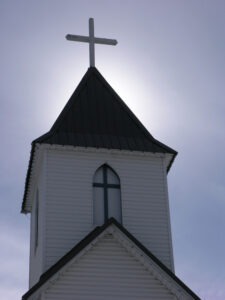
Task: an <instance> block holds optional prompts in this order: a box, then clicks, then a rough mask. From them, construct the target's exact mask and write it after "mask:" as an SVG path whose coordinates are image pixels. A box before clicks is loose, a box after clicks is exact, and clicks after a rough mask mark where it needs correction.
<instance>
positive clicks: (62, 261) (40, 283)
mask: <svg viewBox="0 0 225 300" xmlns="http://www.w3.org/2000/svg"><path fill="white" fill-rule="evenodd" d="M112 224H113V225H115V226H116V227H117V228H118V229H119V230H120V231H121V232H122V233H124V235H125V236H127V238H128V239H129V240H130V241H132V242H133V243H134V244H135V245H136V246H137V247H138V248H139V249H140V250H141V251H143V252H144V253H145V254H146V255H147V256H148V257H149V258H150V259H151V260H153V261H154V263H155V264H156V265H157V266H158V267H159V268H160V269H161V270H162V271H163V272H165V273H166V274H167V275H168V276H169V277H170V278H171V279H172V280H174V281H175V282H176V283H177V284H178V285H179V286H180V287H181V288H182V289H184V290H185V291H186V292H187V293H188V294H189V295H190V296H191V297H192V299H196V300H200V298H199V297H198V296H197V295H196V294H195V293H194V292H193V291H192V290H191V289H189V288H188V287H187V286H186V285H185V284H184V283H183V282H182V281H181V280H180V279H179V278H178V277H177V276H176V275H175V274H174V273H173V272H172V271H170V270H169V269H168V268H167V267H166V266H165V265H164V264H163V263H162V262H161V261H160V260H159V259H158V258H157V257H156V256H155V255H154V254H152V252H150V251H149V250H148V249H147V248H145V246H143V244H141V243H140V242H139V241H138V240H137V239H136V238H135V237H134V236H133V235H132V234H131V233H130V232H129V231H127V230H126V229H125V228H124V227H123V226H122V225H121V224H119V223H118V222H117V221H116V220H115V219H114V218H110V219H109V220H108V221H107V222H106V223H105V224H103V225H102V226H100V227H96V228H95V229H94V230H93V231H91V232H90V233H89V234H88V235H87V236H86V237H85V238H84V239H83V240H81V241H80V242H79V243H78V244H77V245H76V246H75V247H74V248H72V249H71V250H70V251H69V252H68V253H67V254H66V255H64V256H63V257H62V258H61V259H60V260H59V261H58V262H56V264H54V265H53V266H52V267H50V268H49V269H48V270H47V271H46V272H45V273H44V274H42V275H41V277H40V279H39V281H38V282H37V283H36V284H35V285H34V286H33V287H32V288H31V289H30V290H29V291H28V292H26V294H24V295H23V297H22V300H28V299H29V297H30V296H31V295H32V294H33V293H34V292H36V291H37V290H38V289H39V288H41V287H42V286H43V284H44V283H46V282H47V281H48V280H49V279H50V278H51V277H52V276H53V275H55V274H56V273H57V272H58V271H60V270H61V269H62V268H63V267H64V266H65V265H66V264H67V263H68V262H70V261H71V260H72V259H73V258H74V257H75V256H76V255H78V254H79V253H80V252H81V251H82V250H83V249H84V248H85V247H86V246H88V245H89V244H91V243H92V241H93V240H94V239H95V238H96V237H98V236H100V235H101V233H102V232H103V231H105V230H106V229H107V228H108V227H109V226H111V225H112Z"/></svg>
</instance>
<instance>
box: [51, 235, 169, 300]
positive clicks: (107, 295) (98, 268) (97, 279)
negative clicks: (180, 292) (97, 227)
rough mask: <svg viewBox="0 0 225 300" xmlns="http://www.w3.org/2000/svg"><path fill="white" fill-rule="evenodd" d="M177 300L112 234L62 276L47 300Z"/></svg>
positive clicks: (52, 288) (53, 286)
mask: <svg viewBox="0 0 225 300" xmlns="http://www.w3.org/2000/svg"><path fill="white" fill-rule="evenodd" d="M75 298H76V299H86V300H87V299H92V300H95V299H96V300H97V299H98V300H101V299H104V300H105V299H107V300H111V299H155V300H157V299H160V300H163V299H167V300H170V299H174V296H173V295H172V294H171V293H170V291H169V290H168V289H167V288H165V287H164V286H163V285H162V284H161V282H159V281H158V280H157V279H155V278H154V277H153V275H151V274H150V273H149V271H147V270H146V269H145V268H144V266H143V265H141V264H140V263H139V262H138V261H136V260H135V259H134V258H133V257H132V256H131V255H130V254H129V253H128V252H127V251H126V250H125V249H124V248H123V247H122V246H121V245H120V244H119V243H118V242H117V241H115V239H114V238H113V237H112V236H111V235H107V236H105V237H104V238H103V239H102V240H101V241H100V242H98V243H97V244H95V246H94V247H93V248H92V249H91V250H90V251H88V252H87V253H86V254H85V255H84V256H82V257H81V259H80V260H79V261H78V262H76V263H73V264H72V265H71V266H69V267H68V268H67V270H66V271H65V272H64V273H62V275H61V276H60V277H59V279H58V280H57V281H56V282H55V283H54V284H52V285H51V286H50V287H49V288H48V289H47V290H46V292H45V299H46V300H52V299H64V300H72V299H75Z"/></svg>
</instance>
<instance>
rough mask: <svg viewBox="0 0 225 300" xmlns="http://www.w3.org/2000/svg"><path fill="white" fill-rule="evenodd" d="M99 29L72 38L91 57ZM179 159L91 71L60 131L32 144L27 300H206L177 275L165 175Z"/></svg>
mask: <svg viewBox="0 0 225 300" xmlns="http://www.w3.org/2000/svg"><path fill="white" fill-rule="evenodd" d="M90 24H92V21H91V23H90ZM91 26H92V25H90V28H92V27H91ZM92 29H93V28H92ZM92 29H90V32H91V34H90V37H81V36H69V37H68V36H67V38H68V39H71V40H82V41H84V42H89V43H90V44H91V43H92V46H91V48H90V49H92V50H91V51H93V43H97V42H101V41H102V39H100V38H95V37H94V34H93V30H92ZM103 41H104V42H105V43H106V42H107V43H111V41H112V40H107V39H103ZM109 41H110V42H109ZM92 56H93V52H92V54H91V55H90V57H92ZM90 62H91V64H93V57H92V58H91V59H90ZM176 154H177V152H176V151H174V150H173V149H172V148H170V147H168V146H166V145H165V144H163V143H161V142H159V141H158V140H156V139H155V138H154V137H153V136H152V135H151V134H150V133H149V132H148V131H147V130H146V128H145V127H144V126H143V125H142V124H141V122H140V121H139V120H138V119H137V118H136V117H135V115H134V114H133V113H132V112H131V110H130V109H129V108H128V107H127V105H126V104H125V103H124V102H123V100H122V99H121V98H120V97H119V96H118V95H117V93H116V92H115V91H114V90H113V88H112V87H111V86H110V85H109V83H108V82H107V81H106V80H105V79H104V77H103V76H102V75H101V74H100V72H99V71H98V70H97V69H96V68H95V67H94V66H93V65H91V66H90V67H89V68H88V70H87V72H86V74H85V75H84V77H83V78H82V80H81V82H80V83H79V85H78V86H77V88H76V89H75V91H74V93H73V94H72V96H71V97H70V99H69V101H68V102H67V104H66V105H65V107H64V109H63V110H62V112H61V113H60V115H59V116H58V118H57V119H56V121H55V123H54V124H53V126H52V128H51V129H50V130H49V131H48V132H47V133H46V134H44V135H42V136H41V137H39V138H37V139H35V140H34V141H33V142H32V149H31V156H30V161H29V166H28V172H27V178H26V184H25V192H24V199H23V203H22V212H23V213H30V214H31V238H30V275H29V288H30V289H29V291H28V292H27V293H26V294H25V295H24V296H23V299H24V300H25V299H45V300H50V299H56V298H57V299H64V300H65V299H81V298H82V299H96V300H97V299H124V295H126V297H128V298H129V299H130V297H131V296H133V295H135V293H136V294H137V295H138V296H137V297H138V298H139V299H147V298H146V297H150V298H151V299H181V297H180V295H181V296H182V297H183V296H185V297H186V298H182V299H199V298H198V297H197V296H196V295H195V294H194V293H193V292H191V291H190V290H189V289H188V288H187V287H186V286H185V285H184V284H183V283H182V282H181V281H180V280H179V279H178V278H177V277H176V276H175V275H174V262H173V251H172V239H171V227H170V213H169V202H168V190H167V173H168V172H169V170H170V168H171V166H172V163H173V161H174V159H175V157H176ZM106 266H107V269H105V268H106ZM146 270H148V271H146ZM122 274H123V275H122ZM153 275H154V276H153ZM75 278H76V279H75ZM82 278H83V279H82ZM78 283H79V284H78ZM76 284H77V285H76ZM133 288H134V290H132V289H133ZM90 291H92V292H91V294H90ZM115 292H116V293H117V294H115ZM112 295H114V296H112ZM146 295H148V296H146ZM162 295H164V296H165V297H164V296H163V297H164V298H162ZM175 296H176V297H177V298H174V297H175ZM33 297H34V298H33ZM128 298H127V299H128Z"/></svg>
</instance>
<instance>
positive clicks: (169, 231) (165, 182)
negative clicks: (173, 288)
mask: <svg viewBox="0 0 225 300" xmlns="http://www.w3.org/2000/svg"><path fill="white" fill-rule="evenodd" d="M162 164H163V171H164V176H163V180H164V184H163V187H164V192H165V196H166V198H167V199H166V215H167V224H168V225H167V230H168V239H169V248H170V262H171V270H172V272H175V268H174V257H173V243H172V231H171V230H172V228H171V221H170V205H169V192H168V184H167V180H166V165H165V160H164V159H162Z"/></svg>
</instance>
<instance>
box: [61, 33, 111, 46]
mask: <svg viewBox="0 0 225 300" xmlns="http://www.w3.org/2000/svg"><path fill="white" fill-rule="evenodd" d="M66 39H67V40H68V41H75V42H84V43H90V38H89V37H88V36H83V35H73V34H67V35H66ZM94 43H95V44H104V45H112V46H116V45H117V40H111V39H105V38H97V37H96V38H94Z"/></svg>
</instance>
